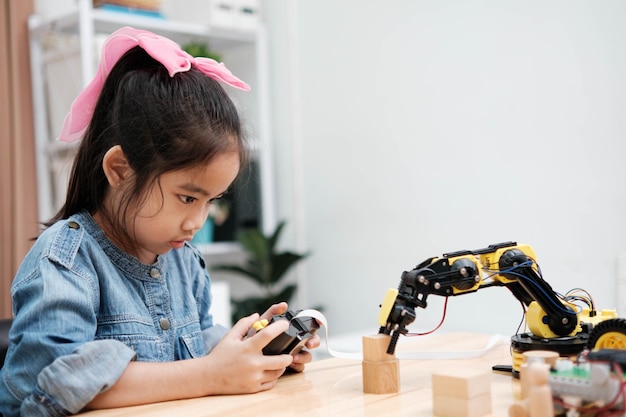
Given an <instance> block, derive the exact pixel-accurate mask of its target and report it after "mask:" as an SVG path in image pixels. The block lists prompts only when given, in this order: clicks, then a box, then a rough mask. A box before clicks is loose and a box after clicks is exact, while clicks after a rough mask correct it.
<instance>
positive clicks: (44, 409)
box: [20, 340, 135, 416]
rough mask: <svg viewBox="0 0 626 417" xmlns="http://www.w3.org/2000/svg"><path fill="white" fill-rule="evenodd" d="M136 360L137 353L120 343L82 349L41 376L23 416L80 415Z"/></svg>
mask: <svg viewBox="0 0 626 417" xmlns="http://www.w3.org/2000/svg"><path fill="white" fill-rule="evenodd" d="M103 358H106V360H103ZM134 358H135V352H134V351H133V350H132V349H131V348H129V347H128V346H126V345H125V344H123V343H121V342H119V341H116V340H95V341H93V342H88V343H85V344H83V345H81V346H80V347H79V348H78V349H76V350H75V351H74V352H72V353H71V354H69V355H66V356H62V357H60V358H57V359H56V360H55V361H54V362H52V363H51V364H50V365H49V366H47V367H46V368H44V370H43V371H41V372H40V373H39V376H38V377H37V385H36V387H35V389H34V391H33V392H32V393H31V394H30V395H29V396H28V397H26V398H25V399H24V401H23V402H22V407H21V410H20V412H21V415H23V416H58V415H70V414H75V413H78V412H79V411H80V410H81V409H82V408H83V407H85V405H87V404H88V403H89V402H90V401H91V400H92V399H93V398H94V397H95V396H96V395H98V394H100V393H102V392H104V391H106V390H108V389H109V388H110V387H111V386H113V385H114V384H115V382H116V381H117V380H118V379H119V378H120V376H121V375H122V373H123V372H124V370H125V369H126V367H127V366H128V363H129V362H131V361H132V360H133V359H134Z"/></svg>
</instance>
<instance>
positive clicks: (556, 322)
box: [379, 242, 595, 354]
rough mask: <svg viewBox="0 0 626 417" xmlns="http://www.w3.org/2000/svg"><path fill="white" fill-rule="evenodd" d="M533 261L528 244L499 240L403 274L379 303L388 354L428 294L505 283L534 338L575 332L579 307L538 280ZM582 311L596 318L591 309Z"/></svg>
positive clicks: (432, 260)
mask: <svg viewBox="0 0 626 417" xmlns="http://www.w3.org/2000/svg"><path fill="white" fill-rule="evenodd" d="M535 259H536V257H535V253H534V251H533V250H532V248H531V247H530V246H528V245H518V244H517V243H516V242H504V243H498V244H494V245H489V246H488V247H486V248H483V249H478V250H472V251H469V250H465V251H459V252H453V253H448V254H444V255H442V257H433V258H430V259H427V260H425V261H424V262H422V263H421V264H419V265H417V266H416V267H415V268H414V269H412V270H410V271H405V272H403V273H402V277H401V280H400V285H399V286H398V289H397V290H395V289H392V290H389V291H388V292H387V295H386V297H385V299H384V301H383V303H382V304H381V311H380V315H379V324H380V330H379V333H383V334H388V335H391V340H390V343H389V346H388V349H387V353H389V354H393V353H394V351H395V346H396V343H397V341H398V337H399V336H400V335H401V334H406V333H408V329H407V327H408V326H409V325H410V324H411V323H412V322H413V321H415V309H416V308H418V307H419V308H426V307H427V305H428V304H427V298H428V296H429V295H431V294H435V295H440V296H443V297H450V296H457V295H462V294H466V293H470V292H476V291H478V290H480V289H482V288H486V287H492V286H505V287H507V288H508V289H509V290H510V291H511V293H512V294H513V296H514V297H515V298H516V299H518V300H519V301H520V302H522V303H523V304H524V305H525V306H526V307H527V312H526V321H527V324H528V327H529V329H530V330H531V333H532V335H533V336H536V337H540V338H560V337H564V336H573V335H575V334H577V333H578V332H580V331H581V330H582V328H581V325H580V313H579V312H578V311H577V310H580V309H579V308H577V306H576V305H574V304H571V303H569V302H567V301H565V300H564V299H562V298H561V297H559V296H558V295H557V294H556V293H555V292H554V290H553V289H552V287H551V286H550V285H549V284H548V283H547V282H546V281H544V280H543V278H542V276H541V271H540V269H539V266H538V265H537V262H536V260H535ZM587 314H588V315H589V316H590V317H592V316H595V311H587Z"/></svg>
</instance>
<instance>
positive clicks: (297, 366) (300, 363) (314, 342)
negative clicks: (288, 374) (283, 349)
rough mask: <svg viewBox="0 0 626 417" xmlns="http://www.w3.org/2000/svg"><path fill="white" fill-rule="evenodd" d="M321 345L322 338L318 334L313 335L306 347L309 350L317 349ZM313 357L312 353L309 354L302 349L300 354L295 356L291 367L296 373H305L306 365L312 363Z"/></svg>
mask: <svg viewBox="0 0 626 417" xmlns="http://www.w3.org/2000/svg"><path fill="white" fill-rule="evenodd" d="M319 345H320V337H319V336H318V334H317V333H315V334H314V335H313V337H311V338H309V339H308V340H307V341H306V343H305V344H304V346H305V347H306V348H307V349H315V348H317V347H318V346H319ZM312 359H313V357H312V356H311V352H308V351H306V350H304V349H302V350H301V351H300V352H298V353H296V354H294V355H293V362H291V365H289V367H290V368H291V369H292V370H293V371H295V372H302V371H304V365H305V364H307V363H309V362H311V360H312Z"/></svg>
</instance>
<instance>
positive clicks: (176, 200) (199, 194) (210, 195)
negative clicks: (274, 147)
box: [127, 152, 239, 264]
mask: <svg viewBox="0 0 626 417" xmlns="http://www.w3.org/2000/svg"><path fill="white" fill-rule="evenodd" d="M238 172H239V154H237V153H236V152H232V153H225V154H222V155H219V156H217V157H216V158H215V159H213V160H212V161H211V162H210V163H209V164H208V165H206V166H201V167H197V168H192V169H182V170H179V171H172V172H168V173H165V174H163V175H161V177H160V178H159V180H158V181H157V182H155V184H154V185H153V186H152V188H151V189H150V190H149V191H148V197H147V199H146V201H145V204H143V205H142V206H141V207H140V208H139V210H138V211H137V215H136V217H135V218H134V219H129V220H128V224H127V227H128V228H129V229H128V230H129V232H130V235H131V236H134V238H135V246H136V248H137V249H136V252H137V253H133V254H132V255H134V256H136V257H137V258H138V259H139V260H140V261H141V262H142V263H145V264H151V263H154V262H155V261H156V257H157V256H158V255H162V254H164V253H166V252H168V251H170V250H171V249H180V248H182V247H183V246H184V244H185V242H186V241H189V240H191V238H192V237H193V235H194V234H196V232H198V230H200V228H201V227H202V226H203V225H204V222H205V221H206V219H207V216H208V213H209V207H210V205H211V203H212V202H213V201H214V200H215V199H217V198H220V197H221V196H222V195H223V194H224V193H225V192H226V191H227V189H228V187H229V186H230V185H231V184H232V182H233V181H234V180H235V178H236V177H237V174H238Z"/></svg>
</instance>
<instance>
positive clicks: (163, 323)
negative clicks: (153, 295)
mask: <svg viewBox="0 0 626 417" xmlns="http://www.w3.org/2000/svg"><path fill="white" fill-rule="evenodd" d="M159 326H161V328H162V329H163V330H168V329H169V328H170V321H169V320H168V319H167V318H165V317H163V318H162V319H161V320H159Z"/></svg>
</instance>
